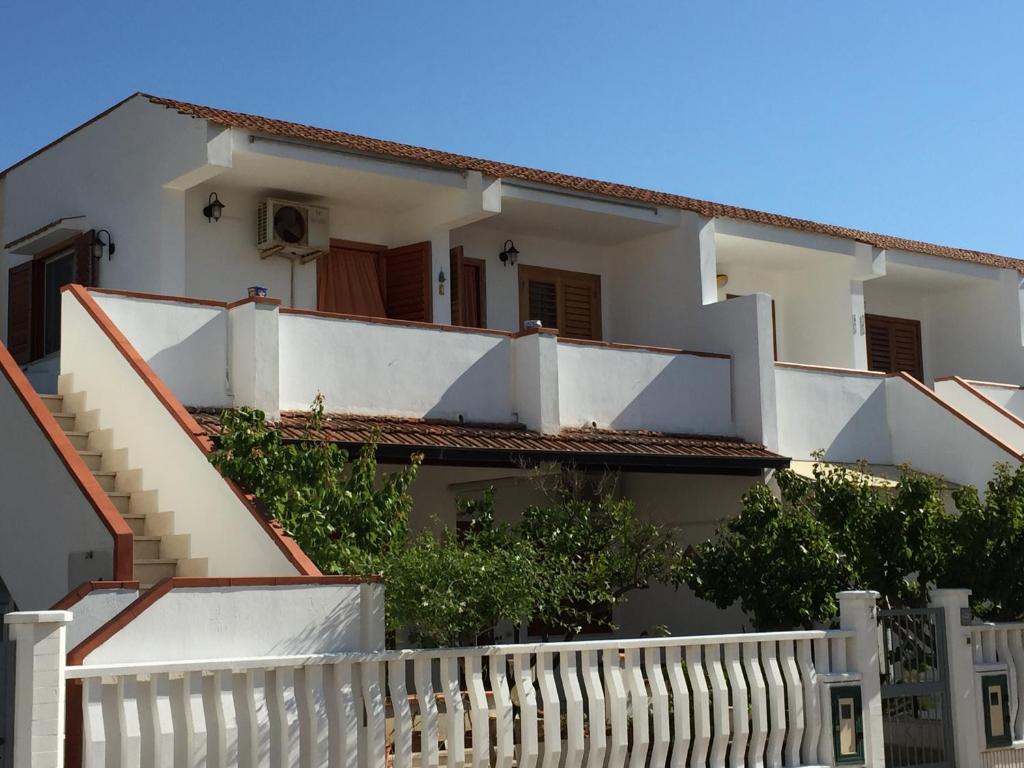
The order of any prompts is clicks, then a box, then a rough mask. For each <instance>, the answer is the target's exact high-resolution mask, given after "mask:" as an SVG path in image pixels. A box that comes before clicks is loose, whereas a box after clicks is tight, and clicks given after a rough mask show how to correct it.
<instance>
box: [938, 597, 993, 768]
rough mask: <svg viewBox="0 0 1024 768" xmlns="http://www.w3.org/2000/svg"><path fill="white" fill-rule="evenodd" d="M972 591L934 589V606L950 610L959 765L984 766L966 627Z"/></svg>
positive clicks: (951, 680)
mask: <svg viewBox="0 0 1024 768" xmlns="http://www.w3.org/2000/svg"><path fill="white" fill-rule="evenodd" d="M970 597H971V590H969V589H933V590H932V592H931V602H930V603H929V605H930V606H931V607H932V608H944V609H945V613H946V621H945V626H946V656H947V657H948V662H949V678H948V679H949V707H950V712H949V714H948V717H949V723H948V727H949V728H951V729H952V730H953V745H954V748H955V749H956V765H957V768H978V766H980V765H981V750H980V749H979V746H978V745H979V744H980V743H981V742H980V734H979V733H978V701H977V698H976V692H975V680H974V651H973V649H972V648H971V639H970V636H969V635H968V634H967V633H966V632H964V630H963V618H962V616H963V615H964V611H965V610H967V611H969V610H970V607H971V603H970Z"/></svg>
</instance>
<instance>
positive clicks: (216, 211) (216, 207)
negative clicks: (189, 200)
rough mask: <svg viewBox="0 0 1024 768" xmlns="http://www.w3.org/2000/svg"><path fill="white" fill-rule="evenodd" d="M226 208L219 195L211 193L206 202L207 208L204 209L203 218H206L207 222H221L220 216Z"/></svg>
mask: <svg viewBox="0 0 1024 768" xmlns="http://www.w3.org/2000/svg"><path fill="white" fill-rule="evenodd" d="M225 207H226V206H225V205H224V203H222V202H221V201H220V198H218V197H217V193H216V192H211V193H210V197H209V199H208V200H207V202H206V207H205V208H203V216H205V217H206V220H207V221H220V215H221V213H222V212H223V211H224V208H225Z"/></svg>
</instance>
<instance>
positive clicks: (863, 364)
mask: <svg viewBox="0 0 1024 768" xmlns="http://www.w3.org/2000/svg"><path fill="white" fill-rule="evenodd" d="M850 329H851V330H852V331H853V367H854V368H859V369H861V370H864V371H866V370H867V369H868V344H867V335H866V325H865V320H864V283H863V282H861V281H859V280H851V281H850Z"/></svg>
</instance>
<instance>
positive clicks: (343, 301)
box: [316, 248, 386, 317]
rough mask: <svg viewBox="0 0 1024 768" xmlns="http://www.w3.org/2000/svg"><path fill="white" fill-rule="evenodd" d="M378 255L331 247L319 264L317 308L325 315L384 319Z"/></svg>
mask: <svg viewBox="0 0 1024 768" xmlns="http://www.w3.org/2000/svg"><path fill="white" fill-rule="evenodd" d="M377 258H378V257H377V254H376V253H371V252H369V251H357V250H352V249H350V248H331V252H330V253H329V254H327V255H326V256H323V257H321V258H320V260H319V262H318V265H317V280H316V282H317V286H316V305H317V308H318V309H319V310H321V311H323V312H340V313H342V314H346V315H366V316H368V317H384V316H385V314H386V313H385V311H384V298H383V296H382V295H381V290H380V278H379V276H378V272H377Z"/></svg>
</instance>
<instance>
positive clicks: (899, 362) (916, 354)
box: [864, 314, 924, 381]
mask: <svg viewBox="0 0 1024 768" xmlns="http://www.w3.org/2000/svg"><path fill="white" fill-rule="evenodd" d="M864 326H865V332H866V335H867V348H868V368H870V369H871V370H872V371H883V372H885V373H899V372H900V371H906V372H907V373H909V374H910V375H911V376H913V377H914V378H915V379H917V380H918V381H923V380H924V362H923V358H922V354H921V323H920V322H919V321H917V320H910V319H907V318H903V317H886V316H884V315H867V314H866V315H864Z"/></svg>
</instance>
